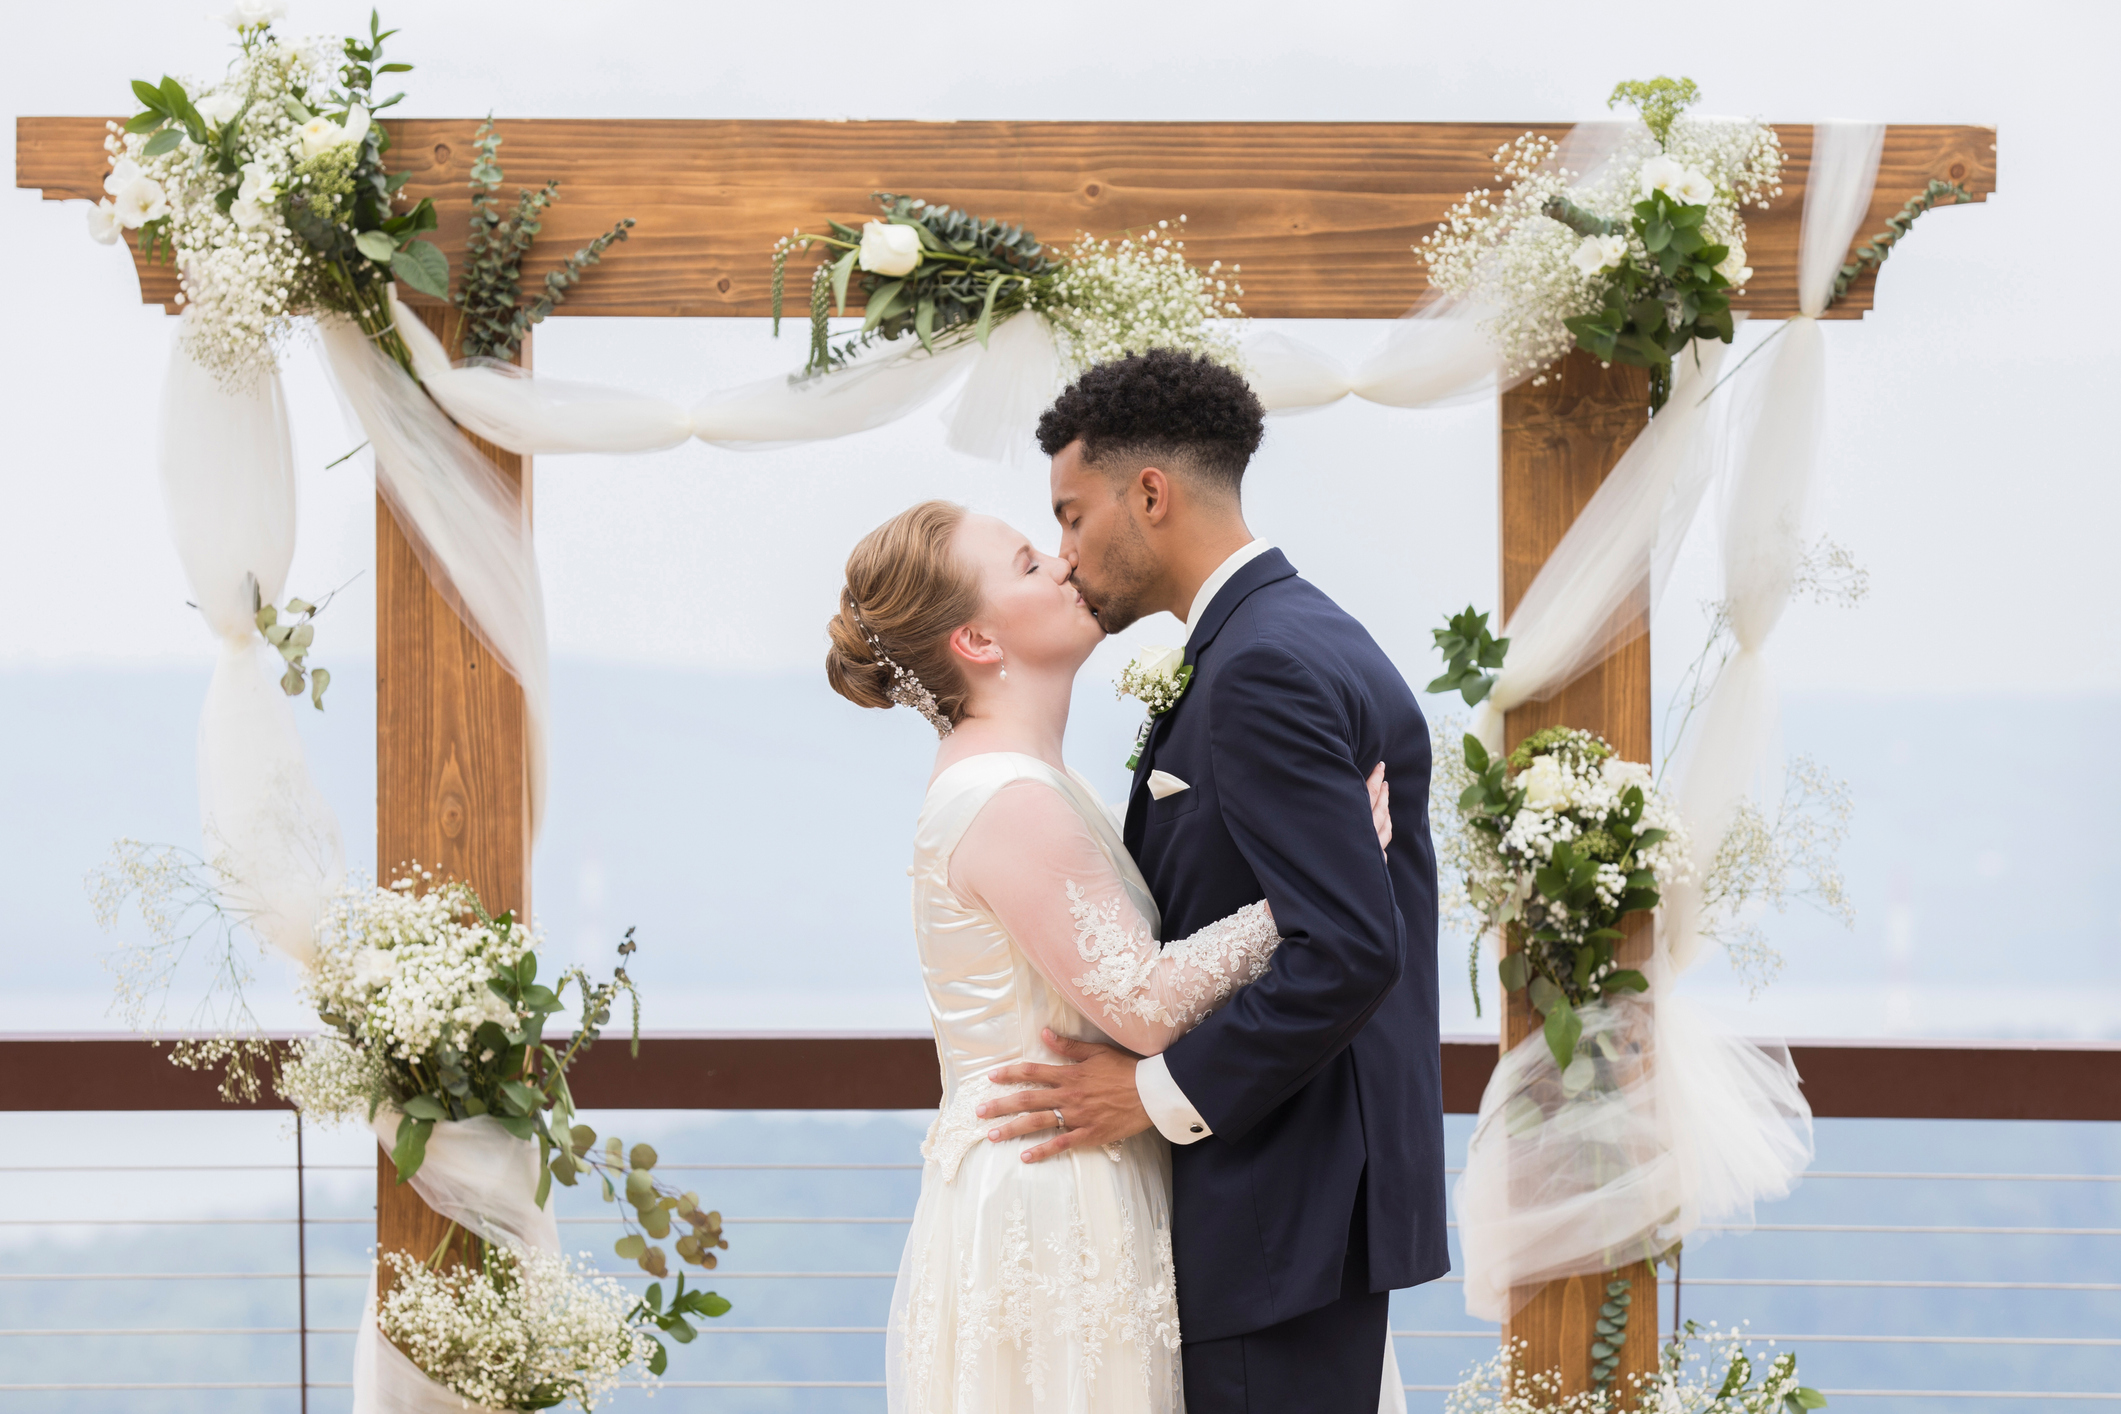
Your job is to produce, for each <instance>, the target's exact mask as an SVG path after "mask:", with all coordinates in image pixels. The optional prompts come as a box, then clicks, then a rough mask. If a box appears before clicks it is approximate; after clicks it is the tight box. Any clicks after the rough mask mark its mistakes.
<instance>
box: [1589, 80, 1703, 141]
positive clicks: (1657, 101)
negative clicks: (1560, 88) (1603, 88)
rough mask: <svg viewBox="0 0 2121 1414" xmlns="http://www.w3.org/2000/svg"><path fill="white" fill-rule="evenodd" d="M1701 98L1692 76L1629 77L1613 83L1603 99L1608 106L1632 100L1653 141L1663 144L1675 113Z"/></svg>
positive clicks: (1669, 133) (1676, 116)
mask: <svg viewBox="0 0 2121 1414" xmlns="http://www.w3.org/2000/svg"><path fill="white" fill-rule="evenodd" d="M1700 101H1701V90H1700V89H1699V88H1696V87H1695V86H1694V81H1693V80H1692V79H1668V78H1663V77H1661V76H1660V77H1658V78H1654V79H1630V80H1629V81H1627V82H1626V83H1622V84H1616V85H1614V88H1613V92H1612V95H1611V96H1610V97H1608V98H1607V99H1606V101H1605V106H1606V107H1608V108H1618V107H1619V106H1620V105H1621V104H1623V103H1627V104H1632V105H1633V106H1634V109H1635V111H1636V112H1637V113H1639V114H1641V115H1642V121H1643V125H1644V126H1645V127H1647V128H1648V129H1649V130H1650V132H1651V134H1652V135H1653V136H1655V137H1656V139H1657V145H1658V146H1659V147H1663V146H1665V145H1666V143H1667V141H1668V140H1669V139H1670V137H1671V134H1672V124H1673V123H1675V122H1677V121H1679V115H1680V114H1681V113H1684V112H1686V110H1687V109H1689V108H1691V107H1693V106H1694V105H1695V104H1696V103H1698V102H1700Z"/></svg>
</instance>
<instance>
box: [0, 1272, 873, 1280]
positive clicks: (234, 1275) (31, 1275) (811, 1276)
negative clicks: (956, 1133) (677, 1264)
mask: <svg viewBox="0 0 2121 1414" xmlns="http://www.w3.org/2000/svg"><path fill="white" fill-rule="evenodd" d="M297 1275H298V1274H297V1273H295V1272H0V1281H293V1280H295V1279H296V1276H297ZM596 1275H597V1276H606V1277H616V1278H618V1279H619V1280H621V1281H625V1280H628V1279H632V1280H635V1281H656V1280H660V1278H657V1277H654V1276H651V1275H650V1274H649V1273H647V1272H643V1271H632V1270H629V1271H619V1272H598V1273H596ZM897 1276H898V1273H897V1272H725V1271H717V1272H715V1273H714V1274H713V1275H712V1276H710V1277H709V1278H708V1280H710V1281H736V1280H753V1281H757V1280H774V1281H800V1280H810V1281H849V1280H857V1279H860V1280H884V1281H890V1280H892V1279H894V1278H896V1277H897ZM309 1279H310V1280H311V1281H366V1280H368V1273H367V1272H311V1273H310V1274H309Z"/></svg>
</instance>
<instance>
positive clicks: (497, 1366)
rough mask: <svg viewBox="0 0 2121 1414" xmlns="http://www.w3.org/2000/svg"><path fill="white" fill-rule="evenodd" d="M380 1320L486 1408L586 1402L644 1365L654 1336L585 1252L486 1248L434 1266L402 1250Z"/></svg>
mask: <svg viewBox="0 0 2121 1414" xmlns="http://www.w3.org/2000/svg"><path fill="white" fill-rule="evenodd" d="M382 1260H383V1261H384V1262H387V1263H389V1264H390V1266H391V1268H392V1269H393V1272H394V1277H393V1280H392V1282H391V1289H390V1292H389V1294H388V1295H386V1296H384V1297H383V1299H382V1300H381V1301H380V1302H379V1303H378V1304H377V1307H376V1326H377V1328H378V1329H379V1330H381V1331H382V1333H383V1335H384V1336H385V1337H386V1338H387V1339H388V1340H389V1341H390V1343H391V1344H392V1345H394V1346H396V1347H397V1348H398V1349H399V1350H400V1351H402V1352H403V1353H404V1354H405V1357H406V1358H407V1359H409V1360H411V1361H412V1363H413V1364H415V1365H417V1366H419V1367H420V1368H421V1369H422V1370H424V1371H425V1372H426V1373H427V1374H428V1376H429V1377H430V1378H432V1379H434V1380H435V1381H437V1382H438V1383H440V1384H443V1385H446V1386H447V1387H448V1388H449V1389H450V1390H451V1391H453V1392H454V1393H455V1394H456V1395H457V1396H458V1397H459V1398H462V1399H464V1400H466V1401H468V1402H469V1403H472V1404H475V1405H483V1406H486V1407H488V1408H492V1409H542V1408H546V1407H549V1406H551V1405H554V1404H559V1403H562V1402H564V1401H570V1400H571V1401H573V1402H574V1403H577V1404H579V1405H581V1406H582V1407H583V1408H584V1409H593V1408H595V1407H596V1402H597V1400H599V1399H600V1398H602V1397H603V1396H604V1395H605V1394H606V1393H608V1392H609V1391H610V1390H611V1389H612V1387H613V1386H614V1385H616V1384H617V1383H618V1380H619V1377H620V1376H621V1375H622V1374H624V1373H625V1371H626V1370H627V1368H628V1367H630V1366H633V1365H636V1364H640V1365H646V1364H647V1363H648V1362H649V1361H650V1360H651V1359H652V1358H653V1357H654V1355H655V1353H656V1343H655V1342H654V1341H653V1340H652V1339H651V1338H650V1337H649V1335H648V1333H647V1332H646V1331H645V1330H642V1329H640V1328H638V1327H637V1326H636V1324H635V1320H634V1316H635V1312H636V1309H637V1303H636V1302H635V1301H634V1298H633V1297H632V1296H630V1295H629V1294H628V1293H627V1292H626V1290H625V1288H624V1287H622V1286H620V1285H619V1284H618V1283H617V1282H616V1281H613V1280H612V1279H611V1278H609V1277H605V1276H599V1275H597V1274H596V1272H595V1270H594V1268H592V1267H591V1266H590V1264H589V1263H588V1262H587V1261H586V1260H582V1259H569V1258H566V1257H562V1256H556V1255H553V1254H549V1253H544V1252H530V1251H523V1250H521V1249H515V1248H508V1247H494V1248H489V1249H488V1251H487V1253H486V1257H485V1261H484V1263H483V1265H482V1266H464V1267H450V1268H445V1269H443V1270H441V1271H435V1270H432V1269H430V1268H429V1267H428V1266H426V1265H425V1264H424V1263H422V1262H420V1261H419V1260H417V1259H415V1258H412V1257H409V1256H407V1255H406V1254H405V1253H402V1252H386V1253H384V1254H383V1257H382Z"/></svg>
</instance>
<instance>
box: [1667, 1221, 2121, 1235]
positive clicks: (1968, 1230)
mask: <svg viewBox="0 0 2121 1414" xmlns="http://www.w3.org/2000/svg"><path fill="white" fill-rule="evenodd" d="M1698 1231H1701V1232H1883V1233H1895V1232H1898V1233H1917V1234H1921V1235H1924V1236H1934V1237H1951V1236H1960V1237H2121V1227H1943V1226H1938V1227H1918V1226H1906V1225H1900V1224H1893V1223H1755V1224H1753V1225H1752V1226H1751V1227H1712V1226H1707V1225H1704V1226H1703V1227H1701V1228H1699V1229H1698Z"/></svg>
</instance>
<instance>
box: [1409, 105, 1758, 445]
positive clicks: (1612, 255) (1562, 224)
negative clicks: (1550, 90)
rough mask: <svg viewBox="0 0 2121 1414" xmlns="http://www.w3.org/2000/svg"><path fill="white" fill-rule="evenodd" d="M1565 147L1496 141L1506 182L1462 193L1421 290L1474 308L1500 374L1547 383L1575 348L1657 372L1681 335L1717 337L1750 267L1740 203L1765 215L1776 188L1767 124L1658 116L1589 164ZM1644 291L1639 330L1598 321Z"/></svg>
mask: <svg viewBox="0 0 2121 1414" xmlns="http://www.w3.org/2000/svg"><path fill="white" fill-rule="evenodd" d="M1658 82H1659V83H1666V82H1668V81H1663V80H1660V81H1658ZM1630 87H1631V86H1629V85H1622V89H1623V90H1627V89H1629V88H1630ZM1633 87H1642V86H1639V85H1638V86H1633ZM1687 91H1688V94H1689V95H1691V92H1692V90H1691V86H1688V90H1687ZM1617 96H1619V95H1616V97H1617ZM1687 101H1691V97H1690V96H1689V98H1688V99H1687ZM1560 152H1561V149H1560V146H1559V145H1558V144H1557V143H1555V142H1554V141H1553V139H1551V138H1548V137H1544V136H1541V135H1540V134H1537V133H1529V132H1528V133H1526V134H1524V135H1523V136H1522V137H1520V138H1518V139H1516V140H1515V141H1514V142H1508V143H1505V144H1503V145H1502V146H1501V147H1500V148H1498V149H1497V150H1496V153H1495V167H1496V172H1497V175H1498V177H1499V178H1500V179H1501V181H1502V189H1501V191H1500V192H1499V193H1498V192H1497V191H1496V190H1495V189H1493V188H1482V189H1480V190H1478V191H1470V192H1467V193H1466V195H1465V198H1464V200H1462V201H1460V202H1459V203H1458V204H1457V205H1455V206H1453V207H1452V208H1451V209H1450V210H1449V211H1448V212H1446V213H1445V215H1444V218H1443V220H1442V221H1441V222H1439V223H1438V224H1437V226H1436V228H1435V229H1434V230H1433V231H1431V232H1430V233H1429V234H1428V235H1427V236H1426V237H1424V238H1423V240H1422V241H1421V243H1420V244H1419V245H1418V246H1416V247H1415V250H1416V252H1417V253H1418V254H1419V255H1420V256H1421V257H1422V259H1423V261H1424V262H1425V263H1426V264H1427V266H1428V271H1429V283H1430V284H1431V285H1433V286H1434V287H1435V288H1436V289H1438V290H1441V291H1443V292H1444V293H1446V294H1450V295H1454V296H1456V297H1458V298H1460V299H1462V300H1465V301H1466V302H1468V303H1469V304H1471V305H1473V306H1475V307H1476V308H1477V309H1478V310H1479V311H1480V313H1481V316H1482V328H1483V330H1484V332H1485V333H1486V334H1487V335H1488V337H1489V339H1490V341H1491V343H1492V344H1493V346H1494V347H1495V349H1496V351H1497V353H1498V354H1499V355H1500V356H1501V360H1502V363H1503V365H1504V373H1505V377H1507V378H1513V379H1514V378H1517V377H1521V376H1523V375H1526V374H1530V375H1533V377H1532V381H1533V383H1534V384H1535V385H1537V384H1541V383H1544V382H1545V381H1546V377H1547V376H1548V370H1549V369H1551V368H1552V366H1553V365H1554V364H1555V363H1556V362H1558V361H1559V360H1560V359H1561V358H1563V357H1564V356H1565V355H1567V354H1568V352H1569V351H1570V350H1571V349H1573V348H1575V347H1577V346H1578V345H1579V344H1581V345H1582V346H1583V347H1585V348H1590V349H1591V350H1592V351H1593V352H1594V353H1596V354H1597V355H1598V357H1599V358H1600V359H1601V360H1603V361H1608V362H1610V361H1614V360H1616V359H1617V360H1618V361H1622V362H1630V363H1641V364H1646V365H1648V366H1651V367H1652V369H1653V378H1654V377H1657V376H1660V375H1661V374H1662V372H1663V371H1664V370H1667V369H1668V368H1669V362H1670V357H1671V354H1672V352H1673V350H1674V349H1675V348H1677V347H1683V346H1684V344H1685V342H1686V340H1687V339H1690V338H1694V337H1710V338H1725V339H1727V338H1728V331H1727V330H1726V329H1725V328H1724V325H1725V324H1726V323H1727V322H1728V315H1727V313H1726V312H1725V310H1726V306H1727V302H1726V301H1724V299H1723V296H1722V292H1723V291H1725V290H1728V289H1738V288H1742V287H1743V286H1744V284H1745V282H1746V279H1747V278H1748V277H1749V276H1750V275H1751V274H1752V271H1751V269H1750V267H1748V266H1747V265H1746V263H1745V237H1746V231H1745V221H1744V218H1743V215H1742V211H1743V208H1745V207H1748V206H1751V207H1755V208H1758V209H1761V210H1765V209H1766V208H1767V204H1768V200H1769V198H1770V197H1773V196H1778V195H1780V194H1781V191H1782V188H1781V187H1780V186H1779V185H1777V183H1778V181H1779V180H1780V177H1781V172H1782V148H1781V144H1780V143H1779V141H1778V140H1777V139H1776V136H1775V130H1774V129H1773V128H1771V127H1768V126H1767V125H1766V124H1764V123H1757V122H1751V121H1746V120H1729V119H1704V118H1691V117H1686V116H1672V115H1670V114H1666V115H1664V116H1663V117H1662V118H1661V120H1660V121H1659V122H1658V123H1657V124H1656V126H1655V130H1654V131H1653V128H1652V127H1651V126H1647V125H1642V124H1636V125H1633V126H1631V127H1630V128H1629V129H1628V130H1627V132H1626V134H1625V135H1624V136H1623V137H1622V139H1621V140H1620V143H1619V146H1618V147H1617V149H1616V150H1615V151H1613V152H1612V153H1611V155H1610V156H1608V157H1606V158H1605V159H1604V160H1603V161H1601V162H1599V163H1598V164H1597V165H1596V166H1595V167H1594V168H1592V169H1591V170H1589V171H1574V170H1571V169H1569V168H1567V167H1564V166H1562V165H1561V163H1560V160H1559V159H1560ZM1675 218H1676V224H1675ZM1675 232H1676V233H1677V240H1676V242H1675V241H1674V239H1673V236H1674V234H1675ZM1696 254H1700V263H1699V267H1698V269H1697V268H1696V267H1695V265H1694V263H1693V257H1694V256H1695V255H1696ZM1644 296H1647V297H1648V298H1649V299H1650V300H1651V301H1653V303H1652V304H1651V305H1650V306H1649V307H1650V308H1651V309H1652V310H1655V309H1657V307H1658V306H1659V305H1661V306H1663V312H1662V314H1661V315H1659V316H1655V317H1653V319H1652V322H1651V323H1650V324H1649V325H1642V327H1636V326H1637V325H1640V324H1641V320H1642V316H1641V314H1640V313H1639V312H1637V313H1634V314H1631V315H1629V316H1628V317H1627V318H1626V319H1623V320H1621V321H1617V322H1615V321H1597V320H1595V319H1594V316H1597V315H1599V314H1600V312H1601V311H1602V310H1605V309H1607V308H1608V307H1609V306H1611V307H1614V308H1616V309H1617V308H1627V307H1631V306H1633V305H1635V304H1636V303H1637V302H1638V301H1639V300H1640V299H1641V298H1643V297H1644ZM1572 320H1573V321H1577V323H1576V324H1575V325H1574V326H1572V325H1571V322H1570V321H1572ZM1604 322H1611V326H1612V327H1611V329H1610V331H1609V333H1610V335H1611V337H1607V336H1606V335H1605V334H1602V333H1601V332H1600V327H1599V326H1600V325H1601V324H1602V323H1604ZM1629 335H1634V336H1636V337H1634V338H1629V337H1627V336H1629ZM1658 401H1659V402H1660V403H1661V399H1660V400H1658Z"/></svg>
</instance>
